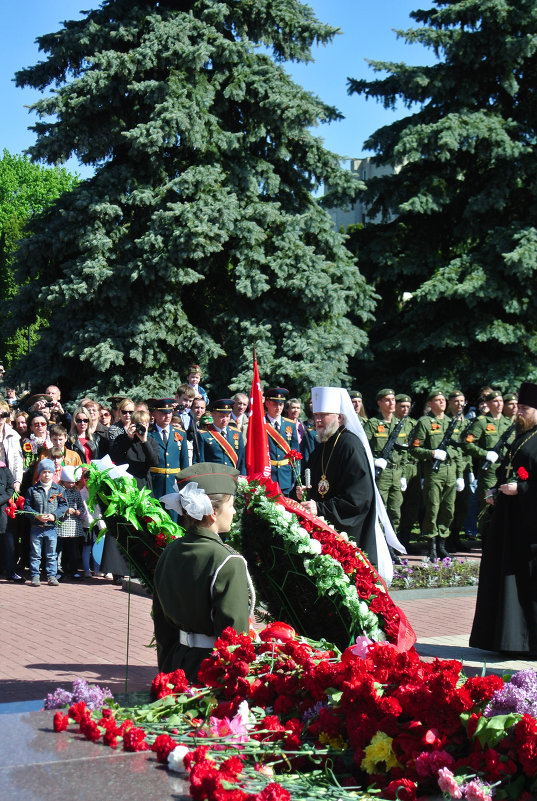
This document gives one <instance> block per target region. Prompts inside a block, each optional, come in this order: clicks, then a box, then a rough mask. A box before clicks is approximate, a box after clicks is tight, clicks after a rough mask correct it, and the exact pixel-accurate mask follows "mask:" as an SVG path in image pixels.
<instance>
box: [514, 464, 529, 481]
mask: <svg viewBox="0 0 537 801" xmlns="http://www.w3.org/2000/svg"><path fill="white" fill-rule="evenodd" d="M516 474H517V476H518V479H519V481H526V480H527V479H528V478H529V475H530V474H529V473H528V471H527V470H526V468H525V467H519V468H518V470H517V471H516Z"/></svg>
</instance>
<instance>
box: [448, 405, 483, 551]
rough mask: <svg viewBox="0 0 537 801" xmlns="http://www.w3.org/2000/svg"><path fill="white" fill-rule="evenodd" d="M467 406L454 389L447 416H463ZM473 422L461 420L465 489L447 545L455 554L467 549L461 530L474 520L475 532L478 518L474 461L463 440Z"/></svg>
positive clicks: (458, 499)
mask: <svg viewBox="0 0 537 801" xmlns="http://www.w3.org/2000/svg"><path fill="white" fill-rule="evenodd" d="M465 406H466V397H465V395H464V392H462V390H460V389H453V390H452V391H451V392H450V393H449V395H448V399H447V408H446V416H447V417H450V418H451V419H453V418H454V417H456V416H457V415H458V416H462V415H463V414H464V408H465ZM471 423H472V420H468V419H467V418H463V419H462V420H461V425H460V435H459V448H460V449H461V459H462V468H461V469H462V473H460V475H461V476H462V477H463V478H464V487H463V489H462V490H459V491H458V492H457V494H456V496H455V509H454V511H453V520H452V521H451V526H450V535H449V538H448V541H447V543H445V544H446V545H447V550H448V551H451V552H453V553H455V552H456V551H463V550H465V549H466V547H467V546H466V545H465V544H464V543H463V542H461V538H460V533H461V530H462V529H463V528H464V525H465V522H466V521H467V520H468V521H469V520H470V518H471V519H472V520H474V522H473V523H469V528H470V529H473V530H475V527H476V526H477V523H476V522H475V518H476V514H475V512H476V508H477V507H476V506H475V504H473V506H472V507H471V506H470V503H471V501H472V500H473V498H472V497H471V485H472V483H473V481H474V471H473V466H472V460H471V459H470V458H469V457H468V455H467V454H466V452H465V450H464V448H463V444H462V443H463V440H464V435H465V432H466V430H467V429H468V427H469V426H470V425H471Z"/></svg>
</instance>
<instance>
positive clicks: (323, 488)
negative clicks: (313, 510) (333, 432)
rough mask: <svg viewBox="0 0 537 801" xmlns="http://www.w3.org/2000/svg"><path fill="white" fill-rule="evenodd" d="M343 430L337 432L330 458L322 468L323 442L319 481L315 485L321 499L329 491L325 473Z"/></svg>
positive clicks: (324, 444)
mask: <svg viewBox="0 0 537 801" xmlns="http://www.w3.org/2000/svg"><path fill="white" fill-rule="evenodd" d="M344 430H345V429H343V428H342V429H341V431H340V432H339V434H338V435H337V437H336V440H335V442H334V444H333V445H332V450H331V451H330V456H329V457H328V461H327V463H326V467H325V466H324V449H325V446H326V442H323V452H322V454H321V480H320V481H319V483H318V484H317V489H318V491H319V495H320V496H321V498H324V496H325V495H326V493H327V492H328V490H329V489H330V483H329V481H328V479H327V478H326V471H327V470H328V465H329V464H330V459H331V458H332V454H333V453H334V448H335V447H336V445H337V441H338V439H339V438H340V436H341V435H342V434H343V431H344Z"/></svg>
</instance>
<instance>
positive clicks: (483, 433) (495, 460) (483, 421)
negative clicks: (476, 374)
mask: <svg viewBox="0 0 537 801" xmlns="http://www.w3.org/2000/svg"><path fill="white" fill-rule="evenodd" d="M485 400H486V401H487V405H488V408H489V411H488V414H480V415H479V417H476V419H475V420H474V421H473V423H472V425H471V426H469V428H468V430H467V431H466V432H465V434H464V436H463V438H462V442H463V449H464V452H465V453H466V454H467V455H468V457H469V458H470V459H473V461H474V463H475V473H476V475H477V502H478V514H480V513H481V512H482V511H483V510H484V509H485V508H486V501H485V496H486V494H487V491H488V490H489V489H492V487H494V486H495V485H496V473H497V471H498V466H499V464H500V462H501V458H502V456H503V454H504V453H505V452H506V450H507V447H508V446H509V445H510V444H511V442H513V440H514V438H515V432H514V430H513V432H512V433H511V435H510V437H509V439H508V441H507V442H506V443H505V445H504V446H503V447H502V449H501V450H502V452H501V453H499V454H498V453H497V452H496V451H494V450H493V448H495V447H496V445H497V443H498V440H499V439H500V438H501V437H502V435H503V434H504V433H505V431H507V429H509V428H510V427H511V425H512V421H511V420H509V419H508V418H507V417H504V415H503V414H502V411H503V404H504V401H503V397H502V394H501V392H498V391H496V390H493V391H492V392H489V393H488V395H486V396H485ZM487 463H488V464H487ZM484 467H485V468H486V469H483V468H484ZM479 528H480V530H481V525H480V526H479Z"/></svg>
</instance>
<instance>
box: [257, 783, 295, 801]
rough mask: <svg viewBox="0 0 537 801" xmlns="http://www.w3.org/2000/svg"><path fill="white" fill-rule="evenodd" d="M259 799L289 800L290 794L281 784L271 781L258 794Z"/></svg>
mask: <svg viewBox="0 0 537 801" xmlns="http://www.w3.org/2000/svg"><path fill="white" fill-rule="evenodd" d="M258 798H259V801H290V799H291V795H290V794H289V791H288V790H286V789H285V788H284V787H282V786H281V784H276V783H275V782H271V784H267V786H266V787H265V788H263V790H261V792H260V793H259V795H258Z"/></svg>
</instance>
